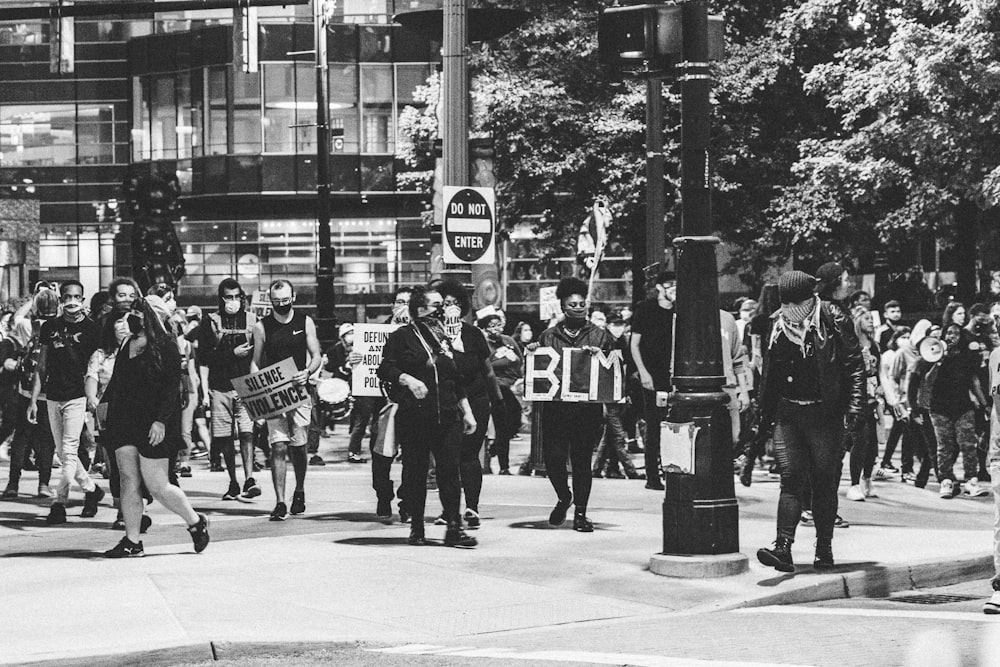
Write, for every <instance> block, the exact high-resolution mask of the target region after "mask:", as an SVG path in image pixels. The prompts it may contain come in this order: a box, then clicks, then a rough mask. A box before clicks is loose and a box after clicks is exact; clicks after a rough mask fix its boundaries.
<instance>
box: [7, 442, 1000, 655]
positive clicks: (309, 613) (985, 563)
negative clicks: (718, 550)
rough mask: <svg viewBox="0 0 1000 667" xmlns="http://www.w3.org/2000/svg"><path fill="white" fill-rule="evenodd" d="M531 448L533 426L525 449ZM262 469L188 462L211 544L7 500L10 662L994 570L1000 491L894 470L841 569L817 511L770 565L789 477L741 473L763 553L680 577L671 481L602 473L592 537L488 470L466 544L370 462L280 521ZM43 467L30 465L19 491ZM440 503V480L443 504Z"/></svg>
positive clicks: (852, 592)
mask: <svg viewBox="0 0 1000 667" xmlns="http://www.w3.org/2000/svg"><path fill="white" fill-rule="evenodd" d="M344 446H345V442H344V439H343V438H342V437H335V438H332V439H325V440H324V449H323V450H322V451H323V454H324V456H326V457H327V459H328V460H330V461H342V460H343V459H344ZM526 449H527V443H526V441H519V442H518V443H517V444H516V451H515V452H514V456H513V460H514V461H520V460H521V456H523V455H524V454H525V453H526ZM494 466H495V464H494ZM199 468H200V466H199ZM393 476H394V478H395V479H396V480H398V478H399V468H398V466H396V467H394V468H393ZM5 478H6V471H5V470H2V469H0V479H5ZM258 480H259V482H260V483H261V485H262V487H263V488H264V490H265V491H264V496H263V497H261V498H259V499H257V500H256V501H255V502H252V503H251V502H238V503H232V502H229V503H224V502H222V501H221V500H218V498H219V496H220V495H221V492H222V491H223V490H224V489H225V476H224V475H220V474H218V473H210V472H208V471H206V470H203V469H198V470H196V471H195V476H194V477H193V478H192V479H187V480H183V482H184V484H183V486H184V488H185V490H186V491H187V492H188V493H189V495H190V497H191V498H192V501H193V503H194V504H195V506H196V507H197V508H198V509H199V510H200V511H204V512H206V513H207V514H208V515H209V517H210V518H211V519H212V534H213V542H212V544H211V545H210V546H209V548H208V549H207V550H206V551H205V552H204V553H203V554H200V555H195V554H194V553H193V552H192V550H191V545H190V541H189V539H188V537H187V534H186V533H185V532H184V530H183V526H182V525H181V522H180V521H179V520H177V519H176V517H174V516H173V515H171V514H169V513H167V512H166V511H165V510H164V509H163V508H162V507H160V506H158V505H153V506H152V507H151V508H150V513H151V515H152V517H153V520H154V525H153V528H152V530H151V531H150V533H149V535H147V536H144V541H145V544H146V553H147V557H146V558H143V559H134V560H126V561H108V560H105V559H103V558H101V557H100V556H99V553H100V551H103V550H104V549H106V548H109V547H111V546H113V545H114V543H115V542H116V541H117V540H118V539H119V538H120V533H113V532H112V531H110V530H109V529H108V527H107V526H108V524H109V523H110V521H111V520H112V519H113V518H114V513H113V511H112V510H111V509H110V508H104V507H102V510H101V513H100V514H99V515H98V517H97V519H96V520H93V521H86V520H81V519H79V518H78V516H77V515H78V514H79V509H78V508H72V509H71V510H70V512H69V514H70V516H71V519H70V523H69V524H67V525H65V526H60V527H47V526H45V524H44V522H43V521H41V520H40V519H41V517H44V515H45V513H46V510H45V508H43V507H41V506H40V505H37V504H36V503H35V502H34V501H32V500H26V499H22V500H19V501H16V502H0V559H2V560H0V663H6V664H13V663H24V662H36V661H60V662H65V661H72V662H79V663H80V664H83V663H86V664H95V662H96V661H95V659H94V658H95V657H96V656H111V655H122V654H128V653H131V652H144V656H145V657H144V659H143V662H144V663H148V662H150V661H151V660H152V661H154V662H155V660H154V658H155V655H156V654H151V653H148V652H149V651H155V650H156V649H171V650H169V651H167V652H165V653H163V654H160V655H162V656H167V657H165V658H164V660H165V661H166V662H178V661H183V660H184V659H187V660H190V659H195V658H197V659H211V658H212V657H213V655H218V653H219V651H220V647H227V646H228V647H229V650H230V651H231V652H232V651H237V649H235V648H233V646H234V645H235V646H236V647H239V646H244V647H245V646H252V645H257V644H262V643H264V644H266V643H284V642H291V643H298V642H320V643H337V642H366V643H371V644H374V645H380V646H388V645H400V644H421V643H435V644H448V643H449V642H455V641H460V640H461V638H463V637H465V638H470V637H472V636H475V635H481V634H485V633H503V632H510V631H519V630H525V629H530V628H541V627H547V626H555V625H566V624H574V623H586V622H594V621H602V620H609V619H623V620H624V621H627V620H628V619H640V618H644V619H648V618H651V617H655V616H658V615H663V614H675V613H704V612H711V611H715V610H723V609H732V608H737V607H744V606H754V605H762V604H778V603H786V602H799V601H805V600H819V599H828V598H835V597H845V596H857V595H884V594H888V593H889V592H892V591H896V590H902V589H906V588H911V587H925V586H931V585H941V584H945V583H951V582H956V581H961V580H964V579H969V578H974V577H983V576H988V575H989V574H991V573H992V560H991V556H990V554H991V539H992V532H991V528H992V499H991V498H989V497H986V498H980V499H968V498H966V499H955V500H950V501H944V500H940V499H939V498H938V497H937V494H936V493H934V492H932V491H931V490H930V489H928V490H920V489H915V488H913V487H912V486H910V485H904V484H901V483H899V482H898V481H897V482H884V483H879V484H877V485H876V488H877V491H878V492H879V495H880V496H881V497H880V498H879V499H877V500H869V501H867V502H863V503H853V502H849V501H846V500H843V499H842V500H841V511H840V514H841V515H843V516H844V517H845V518H846V519H847V520H848V521H850V522H851V526H850V527H849V528H846V529H838V530H837V533H836V537H835V540H834V554H835V556H836V559H837V563H838V567H837V569H836V570H835V571H834V572H832V573H829V574H817V573H815V572H814V571H813V570H812V566H811V562H812V555H813V554H812V542H813V540H814V532H813V529H812V528H809V527H800V531H799V540H798V542H797V543H796V546H795V558H796V561H797V563H799V567H798V571H797V572H796V573H794V574H781V573H778V572H776V571H774V570H773V569H769V568H764V567H763V566H761V565H759V564H758V563H757V562H756V558H755V557H754V554H755V552H756V549H757V548H759V547H761V546H764V545H767V544H769V543H770V542H771V541H772V540H773V539H774V514H775V509H776V505H777V492H778V484H777V481H776V480H771V479H768V478H767V476H766V475H759V476H758V477H757V479H756V481H755V484H754V486H753V487H751V488H750V489H744V488H742V487H740V486H738V485H737V497H738V498H739V500H740V513H741V514H740V518H741V520H740V531H741V533H740V544H741V550H742V551H743V553H745V554H747V555H748V556H750V560H751V563H750V571H749V572H747V573H746V574H742V575H738V576H735V577H729V578H725V579H714V580H682V579H668V578H664V577H659V576H656V575H654V574H652V573H650V572H649V571H648V562H649V557H650V556H651V555H652V554H654V553H656V552H658V551H660V549H661V548H662V545H661V540H662V533H661V518H660V517H661V514H660V503H661V502H662V494H660V493H656V492H653V491H648V490H645V489H644V488H643V483H642V482H636V481H625V480H594V491H593V494H592V498H591V506H590V509H589V515H590V516H591V518H592V519H593V520H594V522H595V528H596V532H594V533H593V534H590V535H585V534H578V533H575V532H573V531H572V530H571V529H570V528H569V527H568V526H569V523H570V522H567V524H566V526H564V527H562V528H551V527H549V526H548V524H547V517H548V513H549V510H550V509H551V506H552V503H553V502H554V495H553V492H552V489H551V487H550V485H549V483H548V481H547V480H545V479H543V478H527V477H518V476H511V477H500V476H496V475H494V476H491V477H486V478H485V482H484V488H483V496H482V497H483V501H482V505H481V509H482V515H483V527H482V529H481V530H479V531H478V533H477V537H478V538H479V540H480V546H479V548H477V549H475V550H460V549H447V548H443V547H434V546H430V547H426V548H416V547H410V546H408V545H407V544H406V537H407V535H408V532H409V527H408V526H406V525H402V524H399V523H398V522H397V523H395V524H393V525H384V524H381V523H378V522H377V521H376V520H375V516H374V509H375V507H374V506H375V500H374V493H373V492H372V491H371V489H370V469H369V467H368V466H361V465H349V464H347V463H339V462H337V463H333V464H331V465H328V466H326V467H324V468H310V470H309V473H308V477H307V482H306V489H307V512H306V514H304V515H302V516H301V517H292V518H290V519H289V520H288V521H286V522H284V523H270V522H268V521H267V519H266V517H267V514H268V513H269V511H270V509H271V507H272V505H273V494H272V492H271V490H270V483H269V479H268V475H267V473H266V472H265V473H262V474H261V475H260V476H259V477H258ZM34 484H35V482H34V477H33V476H27V475H26V477H25V479H23V480H22V489H23V490H27V489H32V490H33V489H34ZM104 485H106V483H105V484H104ZM932 487H933V488H934V489H935V490H936V485H932ZM844 488H846V485H844V486H842V489H844ZM437 507H438V504H437V501H436V493H434V492H430V493H429V502H428V515H430V514H432V513H433V512H434V511H435V509H436V508H437ZM427 533H428V537H429V538H431V539H434V540H440V539H441V538H442V537H443V534H444V527H442V526H432V525H428V526H427Z"/></svg>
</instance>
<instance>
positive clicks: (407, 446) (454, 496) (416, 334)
mask: <svg viewBox="0 0 1000 667" xmlns="http://www.w3.org/2000/svg"><path fill="white" fill-rule="evenodd" d="M443 301H444V299H443V298H442V296H441V294H440V293H439V292H437V291H436V290H433V289H431V288H423V287H417V288H415V289H414V290H413V292H412V293H411V294H410V304H409V311H410V317H411V322H410V324H408V325H406V326H404V327H400V328H399V329H396V330H395V331H394V332H392V333H391V334H389V337H388V338H387V339H386V341H385V346H384V347H383V349H382V363H381V364H380V365H379V367H378V376H379V379H381V380H382V382H383V383H385V387H386V391H387V393H388V395H389V398H390V399H391V400H393V401H395V402H397V403H398V405H399V408H398V411H397V412H396V422H395V427H396V434H397V438H399V440H400V441H401V444H402V446H403V451H404V452H405V455H404V457H403V484H402V487H401V488H400V497H401V499H402V501H403V502H404V503H405V506H406V510H407V511H408V512H409V513H410V514H411V516H412V518H411V521H410V538H409V543H410V544H411V545H413V546H423V545H425V544H426V543H427V542H426V539H425V537H424V506H425V504H426V502H427V467H428V465H429V457H430V454H434V460H435V461H436V463H437V483H438V493H439V494H440V496H441V505H442V506H443V507H444V518H445V521H446V522H447V525H448V528H447V529H446V531H445V537H444V542H445V545H446V546H450V547H465V548H470V547H474V546H476V544H477V541H476V538H474V537H471V536H470V535H468V534H466V532H465V531H464V530H463V529H462V516H461V514H460V509H459V508H460V503H461V500H462V487H461V482H460V481H459V472H458V461H459V450H460V449H461V445H462V436H463V434H464V435H469V434H471V433H475V431H476V419H475V417H474V416H473V413H472V407H471V406H470V405H469V400H468V399H467V398H466V397H465V390H464V389H463V387H462V384H461V378H460V375H459V370H458V366H456V364H455V359H454V353H453V351H452V348H451V342H450V341H449V340H448V337H447V335H446V334H445V331H444V327H443V326H442V324H441V320H442V319H443V318H444V308H443Z"/></svg>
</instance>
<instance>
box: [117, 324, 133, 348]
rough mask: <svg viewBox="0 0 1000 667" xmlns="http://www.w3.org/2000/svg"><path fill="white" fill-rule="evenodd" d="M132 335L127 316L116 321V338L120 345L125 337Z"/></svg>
mask: <svg viewBox="0 0 1000 667" xmlns="http://www.w3.org/2000/svg"><path fill="white" fill-rule="evenodd" d="M131 337H132V332H131V331H130V330H129V327H128V322H127V321H126V320H125V318H122V319H120V320H118V321H117V322H115V340H117V341H118V344H119V345H121V343H122V342H123V341H124V340H125V339H127V338H131Z"/></svg>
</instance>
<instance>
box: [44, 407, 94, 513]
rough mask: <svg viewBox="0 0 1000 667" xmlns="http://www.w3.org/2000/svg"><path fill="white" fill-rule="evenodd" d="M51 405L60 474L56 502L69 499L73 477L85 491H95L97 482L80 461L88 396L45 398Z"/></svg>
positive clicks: (51, 418)
mask: <svg viewBox="0 0 1000 667" xmlns="http://www.w3.org/2000/svg"><path fill="white" fill-rule="evenodd" d="M46 405H47V406H48V409H49V424H51V425H52V439H53V440H55V444H56V454H58V455H59V462H60V464H61V466H60V468H61V474H60V475H59V485H58V486H57V487H56V497H55V499H54V500H53V502H56V503H61V504H63V505H65V504H66V502H67V501H68V500H69V487H70V486H71V485H72V484H73V480H76V483H77V484H79V485H80V487H81V488H82V489H83V490H84V491H88V492H89V491H93V490H94V482H93V481H91V479H90V475H88V474H87V471H86V470H85V469H84V467H83V464H82V463H80V455H79V452H78V450H79V449H80V433H81V432H82V431H83V418H84V415H86V414H87V399H86V398H83V397H80V398H74V399H73V400H71V401H52V400H49V401H46Z"/></svg>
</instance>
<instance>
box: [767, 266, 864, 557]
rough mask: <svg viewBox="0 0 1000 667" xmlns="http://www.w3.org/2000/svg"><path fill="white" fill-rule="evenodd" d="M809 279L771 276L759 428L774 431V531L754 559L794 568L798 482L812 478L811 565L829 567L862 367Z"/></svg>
mask: <svg viewBox="0 0 1000 667" xmlns="http://www.w3.org/2000/svg"><path fill="white" fill-rule="evenodd" d="M815 287H816V279H815V278H814V277H812V276H810V275H808V274H806V273H803V272H802V271H788V272H786V273H784V274H782V275H781V277H780V278H779V279H778V294H779V298H780V300H781V308H780V309H779V311H778V312H777V313H775V314H774V316H773V318H772V322H773V325H772V328H771V334H770V336H769V340H768V341H767V342H766V347H767V351H766V352H765V354H764V369H763V378H762V380H761V392H760V417H759V425H758V433H759V434H766V433H773V435H774V451H775V458H776V459H777V463H778V470H779V472H780V473H781V494H780V497H779V501H778V516H777V537H776V539H775V541H774V544H773V545H772V546H771V547H770V548H762V549H760V550H758V551H757V559H758V560H759V561H760V562H761V563H762V564H764V565H767V566H768V567H774V568H775V569H777V570H778V571H780V572H793V571H794V570H795V566H794V564H793V561H792V543H793V542H794V541H795V530H796V527H797V526H798V523H799V518H800V516H801V512H802V500H801V499H802V492H803V490H802V487H803V485H804V483H805V481H806V479H807V478H809V479H811V480H812V502H813V508H812V509H813V516H814V518H815V523H816V557H815V560H814V562H813V565H814V566H815V567H816V568H817V569H828V568H831V567H833V565H834V561H833V546H832V542H833V528H834V521H835V519H836V516H837V487H838V485H839V483H840V474H841V469H842V465H843V463H842V461H843V456H844V430H845V427H846V428H847V429H848V431H849V432H851V433H854V432H856V430H857V428H858V426H859V424H860V422H859V415H860V414H861V412H862V410H863V409H864V407H865V403H864V386H865V384H864V383H865V368H864V362H863V361H862V358H861V350H860V348H859V346H858V340H857V336H856V335H855V334H854V328H853V324H852V323H851V322H850V321H848V320H847V319H846V318H844V317H843V316H842V313H840V312H839V311H838V312H834V311H833V309H831V308H829V307H828V306H827V304H826V303H824V302H823V301H821V300H820V299H819V298H818V297H817V296H816V294H815Z"/></svg>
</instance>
